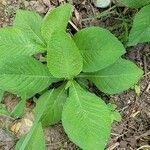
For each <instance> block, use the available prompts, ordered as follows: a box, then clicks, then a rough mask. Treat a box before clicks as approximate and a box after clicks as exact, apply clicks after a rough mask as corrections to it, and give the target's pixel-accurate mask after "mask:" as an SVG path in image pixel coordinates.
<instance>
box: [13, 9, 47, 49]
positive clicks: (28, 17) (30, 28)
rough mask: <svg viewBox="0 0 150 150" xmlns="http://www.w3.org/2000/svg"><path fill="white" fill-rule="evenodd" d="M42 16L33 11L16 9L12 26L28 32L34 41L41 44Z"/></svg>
mask: <svg viewBox="0 0 150 150" xmlns="http://www.w3.org/2000/svg"><path fill="white" fill-rule="evenodd" d="M42 21H43V19H42V17H41V16H40V15H39V14H37V13H36V12H33V11H27V10H17V12H16V17H15V20H14V26H15V27H17V28H19V29H21V30H22V31H24V32H25V33H26V34H28V36H29V38H32V39H33V40H34V41H36V43H38V44H41V45H43V47H45V43H44V41H43V39H42V36H41V26H42Z"/></svg>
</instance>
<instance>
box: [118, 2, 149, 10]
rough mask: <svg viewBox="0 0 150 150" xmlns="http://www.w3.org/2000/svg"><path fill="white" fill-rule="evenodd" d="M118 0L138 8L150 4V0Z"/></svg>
mask: <svg viewBox="0 0 150 150" xmlns="http://www.w3.org/2000/svg"><path fill="white" fill-rule="evenodd" d="M120 2H121V3H122V4H124V5H126V6H127V7H130V8H140V7H143V6H145V5H148V4H150V0H120Z"/></svg>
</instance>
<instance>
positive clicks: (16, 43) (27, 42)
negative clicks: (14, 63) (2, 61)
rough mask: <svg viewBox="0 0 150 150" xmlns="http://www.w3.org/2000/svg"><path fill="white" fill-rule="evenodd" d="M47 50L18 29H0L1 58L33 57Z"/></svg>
mask: <svg viewBox="0 0 150 150" xmlns="http://www.w3.org/2000/svg"><path fill="white" fill-rule="evenodd" d="M44 49H45V48H44V47H43V45H41V44H40V43H37V41H35V40H34V39H32V37H29V36H28V35H27V34H26V33H25V32H23V31H22V30H20V29H17V28H2V29H0V58H3V57H6V56H12V55H30V56H31V55H33V54H35V53H41V52H43V50H44Z"/></svg>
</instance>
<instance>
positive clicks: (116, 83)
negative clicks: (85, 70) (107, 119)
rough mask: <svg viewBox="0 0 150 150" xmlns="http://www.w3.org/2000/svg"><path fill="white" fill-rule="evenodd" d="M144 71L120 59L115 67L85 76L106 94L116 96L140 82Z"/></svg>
mask: <svg viewBox="0 0 150 150" xmlns="http://www.w3.org/2000/svg"><path fill="white" fill-rule="evenodd" d="M142 74H143V71H142V70H141V69H140V68H138V67H137V66H136V65H135V64H134V63H132V62H130V61H128V60H125V59H119V60H118V61H116V62H115V63H114V64H113V65H111V66H109V67H107V68H105V69H103V70H100V71H98V72H95V73H91V74H90V73H89V74H83V75H81V77H85V78H88V79H89V80H91V81H93V82H94V84H95V85H96V86H97V87H98V88H99V89H100V90H101V91H103V92H104V93H108V94H116V93H120V92H123V91H125V90H127V89H129V88H130V87H132V86H133V85H134V84H136V83H137V82H138V80H139V79H140V77H141V76H142Z"/></svg>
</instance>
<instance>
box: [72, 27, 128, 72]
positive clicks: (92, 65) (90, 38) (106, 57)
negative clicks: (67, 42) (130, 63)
mask: <svg viewBox="0 0 150 150" xmlns="http://www.w3.org/2000/svg"><path fill="white" fill-rule="evenodd" d="M74 41H75V43H76V44H77V46H78V48H79V50H80V52H81V54H82V56H83V61H84V64H83V71H84V72H94V71H98V70H101V69H103V68H105V67H107V66H109V65H111V64H113V63H114V62H115V61H116V60H117V59H118V58H119V57H120V56H121V55H123V54H124V53H125V49H124V47H123V45H122V44H121V42H120V41H119V40H118V39H117V38H116V37H115V36H114V35H113V34H111V33H110V32H109V31H108V30H106V29H103V28H99V27H89V28H85V29H83V30H81V31H79V32H78V33H77V34H75V36H74Z"/></svg>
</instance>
